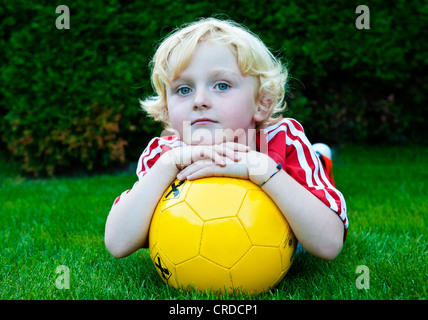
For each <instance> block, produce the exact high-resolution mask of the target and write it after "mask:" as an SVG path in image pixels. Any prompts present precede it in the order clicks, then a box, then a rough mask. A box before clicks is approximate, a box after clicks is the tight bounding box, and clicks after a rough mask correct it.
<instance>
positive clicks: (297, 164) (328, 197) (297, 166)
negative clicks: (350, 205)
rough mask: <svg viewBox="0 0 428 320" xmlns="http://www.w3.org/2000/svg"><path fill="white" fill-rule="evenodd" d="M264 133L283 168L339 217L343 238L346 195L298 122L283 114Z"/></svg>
mask: <svg viewBox="0 0 428 320" xmlns="http://www.w3.org/2000/svg"><path fill="white" fill-rule="evenodd" d="M264 135H265V136H266V139H267V141H268V146H269V147H268V148H269V152H271V149H273V150H275V151H274V154H280V155H281V157H283V161H284V162H285V167H284V168H285V171H286V172H287V173H288V174H289V175H290V176H292V177H293V178H294V179H295V180H296V181H297V182H299V183H300V184H301V185H302V186H304V187H305V188H306V189H307V190H309V191H310V192H311V193H312V194H314V195H315V196H316V197H317V198H318V199H320V200H321V201H322V202H323V203H324V204H325V205H326V206H328V207H329V208H330V209H332V210H333V211H334V212H335V213H336V214H337V215H338V216H339V217H340V219H341V220H342V222H343V224H344V227H345V236H344V239H345V238H346V233H347V229H348V226H349V222H348V218H347V213H346V202H345V198H344V197H343V195H342V193H341V192H340V191H339V190H337V189H336V187H335V186H334V185H333V184H332V182H331V181H330V180H329V178H328V176H327V173H326V171H325V169H324V167H323V166H322V164H321V161H320V159H319V158H318V156H317V155H316V153H315V152H314V150H313V148H312V144H311V143H310V142H309V140H308V138H307V137H306V135H305V133H304V130H303V127H302V126H301V124H300V123H299V122H297V121H296V120H294V119H291V118H285V119H282V120H281V121H280V122H278V123H277V124H275V125H272V126H270V127H268V128H266V129H264ZM284 144H285V153H284V151H283V150H284ZM281 145H282V147H281ZM281 149H282V150H281Z"/></svg>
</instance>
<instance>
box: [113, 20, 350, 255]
mask: <svg viewBox="0 0 428 320" xmlns="http://www.w3.org/2000/svg"><path fill="white" fill-rule="evenodd" d="M286 78H287V71H286V69H285V68H284V67H283V66H282V64H281V63H280V61H278V60H277V59H276V58H275V57H274V56H273V55H272V54H271V52H270V51H269V50H268V49H267V48H266V46H265V45H264V44H263V43H262V42H261V41H260V39H259V38H258V37H257V36H255V35H254V34H253V33H251V32H250V31H248V30H246V29H244V28H243V27H241V26H240V25H238V24H236V23H234V22H231V21H221V20H217V19H213V18H209V19H202V20H200V21H198V22H194V23H192V24H190V25H188V26H187V27H184V28H182V29H179V30H177V31H175V32H174V33H172V34H171V35H170V36H169V37H168V38H166V39H165V40H164V41H163V42H162V43H161V45H160V46H159V48H158V49H157V51H156V54H155V56H154V58H153V70H152V83H153V86H154V89H155V91H156V95H155V96H153V97H150V98H148V99H146V100H145V101H142V102H141V104H142V107H143V109H144V110H146V111H147V112H148V113H149V114H151V115H152V116H153V117H154V118H155V119H156V120H159V121H162V122H163V123H164V124H165V127H166V128H168V129H169V131H173V132H174V135H169V136H163V137H158V138H154V139H152V140H151V142H150V143H149V145H148V146H147V148H146V149H145V150H144V152H143V153H142V155H141V157H140V160H139V163H138V167H137V175H138V181H137V182H136V183H135V184H134V186H133V187H132V189H131V190H127V191H125V192H123V193H122V194H121V195H120V196H119V197H118V198H117V199H116V200H115V202H114V204H113V207H112V209H111V211H110V214H109V216H108V218H107V223H106V229H105V243H106V247H107V249H108V250H109V251H110V252H111V254H113V255H114V256H115V257H118V258H119V257H125V256H127V255H129V254H131V253H132V252H134V251H136V250H137V249H139V248H142V247H145V246H147V243H146V242H147V234H148V229H149V226H150V222H151V218H152V214H153V212H154V210H155V208H156V205H157V203H158V201H159V199H160V197H161V196H162V194H163V192H164V191H165V190H166V188H167V187H168V186H169V185H170V184H171V183H172V181H174V179H176V178H178V179H180V180H184V179H189V180H191V179H198V178H202V177H206V176H231V177H239V178H242V179H249V180H251V181H252V182H254V183H256V184H258V185H261V186H262V189H263V190H264V191H265V192H266V193H267V194H268V195H269V196H270V197H271V198H272V199H273V200H274V201H275V203H276V204H277V206H278V207H279V208H280V210H281V212H282V213H283V214H284V216H285V218H286V219H287V221H288V223H289V224H290V226H291V228H292V229H293V231H294V234H295V235H296V237H297V239H298V241H299V243H300V244H301V246H303V248H304V249H305V250H306V251H308V252H309V253H311V254H313V255H315V256H317V257H320V258H322V259H326V260H332V259H334V258H335V257H337V255H338V254H339V253H340V251H341V250H342V245H343V241H344V239H345V237H346V230H347V227H348V221H347V216H346V204H345V200H344V198H343V196H342V194H341V193H340V192H339V191H338V190H337V189H336V188H335V187H334V186H333V182H332V180H331V179H330V178H328V176H327V174H326V172H325V170H324V168H323V166H322V164H321V162H320V159H319V158H318V157H317V156H316V154H315V152H314V149H313V147H312V146H311V144H310V143H309V141H308V139H307V138H306V136H305V134H304V132H303V128H302V126H301V125H300V124H299V123H298V122H297V121H296V120H294V119H289V118H284V119H282V118H281V117H277V114H278V113H279V112H280V111H282V110H283V109H284V108H285V106H284V102H283V100H284V90H285V84H286Z"/></svg>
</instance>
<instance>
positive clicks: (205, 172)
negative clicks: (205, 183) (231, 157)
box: [186, 165, 222, 180]
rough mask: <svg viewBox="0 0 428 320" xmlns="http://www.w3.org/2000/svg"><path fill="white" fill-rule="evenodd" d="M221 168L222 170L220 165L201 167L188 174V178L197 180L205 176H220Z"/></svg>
mask: <svg viewBox="0 0 428 320" xmlns="http://www.w3.org/2000/svg"><path fill="white" fill-rule="evenodd" d="M220 170H222V169H221V168H220V167H219V166H214V165H212V166H207V167H200V168H198V169H197V170H196V171H194V172H192V173H191V174H189V175H187V177H186V179H187V180H195V179H200V178H205V177H214V176H219V175H221V174H220Z"/></svg>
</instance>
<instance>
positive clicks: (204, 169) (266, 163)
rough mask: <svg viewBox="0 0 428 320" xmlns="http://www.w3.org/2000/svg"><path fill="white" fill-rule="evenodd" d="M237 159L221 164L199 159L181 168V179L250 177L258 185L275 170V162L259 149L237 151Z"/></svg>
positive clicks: (227, 159) (179, 175) (179, 177)
mask: <svg viewBox="0 0 428 320" xmlns="http://www.w3.org/2000/svg"><path fill="white" fill-rule="evenodd" d="M236 154H237V156H238V159H235V161H232V160H230V159H229V158H226V165H224V166H219V165H217V164H216V163H215V162H214V161H212V160H211V159H204V160H198V161H195V162H193V163H192V164H191V165H189V166H187V167H186V168H185V169H183V170H181V172H179V174H178V175H177V179H179V180H185V179H187V180H194V179H199V178H204V177H210V176H222V177H235V178H241V179H248V180H251V181H252V182H254V183H255V184H257V185H260V183H262V182H263V181H265V180H266V179H267V178H268V177H269V175H270V174H271V172H272V171H274V170H275V166H276V164H275V162H274V161H273V160H272V159H270V158H269V156H267V155H265V154H262V153H260V152H257V151H248V152H237V153H236Z"/></svg>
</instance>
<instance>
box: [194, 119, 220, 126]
mask: <svg viewBox="0 0 428 320" xmlns="http://www.w3.org/2000/svg"><path fill="white" fill-rule="evenodd" d="M210 123H218V121H215V120H212V119H209V118H199V119H196V120H193V121H192V122H191V125H194V124H201V125H202V124H210Z"/></svg>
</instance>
